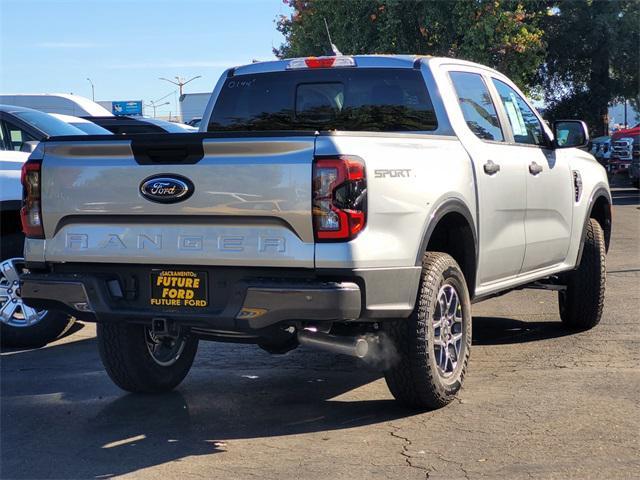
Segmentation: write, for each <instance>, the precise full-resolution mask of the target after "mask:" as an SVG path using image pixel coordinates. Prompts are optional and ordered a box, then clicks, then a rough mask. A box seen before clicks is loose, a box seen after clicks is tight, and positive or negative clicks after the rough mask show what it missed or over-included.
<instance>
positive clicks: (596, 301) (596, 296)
mask: <svg viewBox="0 0 640 480" xmlns="http://www.w3.org/2000/svg"><path fill="white" fill-rule="evenodd" d="M605 255H606V248H605V240H604V232H603V231H602V227H601V226H600V224H599V223H598V222H597V221H596V220H594V219H593V218H590V219H589V223H588V224H587V232H586V237H585V239H584V247H583V250H582V259H581V260H580V266H579V267H578V268H577V269H576V270H574V271H573V272H571V273H569V274H568V275H567V289H566V290H564V291H560V292H558V304H559V307H560V318H561V319H562V322H563V323H564V324H565V325H566V326H568V327H569V328H572V329H578V330H587V329H589V328H593V327H595V326H596V325H597V324H598V323H599V322H600V318H601V317H602V309H603V307H604V291H605V283H606V270H607V269H606V256H605Z"/></svg>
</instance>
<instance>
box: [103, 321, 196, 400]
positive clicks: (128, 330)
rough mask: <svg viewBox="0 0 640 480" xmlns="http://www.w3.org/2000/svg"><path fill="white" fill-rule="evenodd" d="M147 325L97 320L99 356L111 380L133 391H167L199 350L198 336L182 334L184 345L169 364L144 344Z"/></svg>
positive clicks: (174, 384)
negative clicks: (154, 355)
mask: <svg viewBox="0 0 640 480" xmlns="http://www.w3.org/2000/svg"><path fill="white" fill-rule="evenodd" d="M147 335H148V327H147V326H146V325H141V324H134V323H99V324H98V328H97V336H98V349H99V352H100V358H101V360H102V364H103V365H104V367H105V369H106V371H107V373H108V374H109V377H111V380H113V382H114V383H115V384H116V385H117V386H118V387H120V388H121V389H123V390H126V391H128V392H136V393H158V392H167V391H169V390H172V389H173V388H175V387H176V386H177V385H178V384H179V383H180V382H182V380H184V378H185V377H186V376H187V373H189V370H190V369H191V365H192V364H193V359H194V358H195V356H196V352H197V350H198V338H197V337H195V336H193V335H190V334H189V333H188V332H186V333H181V338H183V340H184V348H183V349H182V351H181V352H180V353H178V354H177V356H176V357H175V359H174V360H172V363H171V364H168V365H160V364H159V363H158V362H156V360H154V357H153V356H152V355H151V353H150V351H149V348H148V347H147Z"/></svg>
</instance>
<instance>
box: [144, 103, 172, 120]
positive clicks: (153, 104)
mask: <svg viewBox="0 0 640 480" xmlns="http://www.w3.org/2000/svg"><path fill="white" fill-rule="evenodd" d="M169 103H170V102H164V103H156V102H154V101H153V100H151V101H150V102H149V103H147V104H146V105H145V106H146V107H151V108H153V118H156V108H158V107H164V106H165V105H169Z"/></svg>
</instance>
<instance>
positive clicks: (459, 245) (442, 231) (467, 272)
mask: <svg viewBox="0 0 640 480" xmlns="http://www.w3.org/2000/svg"><path fill="white" fill-rule="evenodd" d="M426 251H437V252H443V253H447V254H449V255H451V256H452V257H453V258H454V260H455V261H456V262H458V265H460V268H461V269H462V272H463V274H464V277H465V281H466V282H467V288H468V289H469V295H470V296H471V298H473V297H474V294H475V286H476V285H475V283H476V272H477V267H478V235H477V230H476V224H475V222H474V220H473V216H472V215H471V211H470V210H469V208H468V207H467V205H466V204H465V203H464V202H463V201H462V200H461V199H459V198H455V197H453V198H447V199H445V200H443V201H441V202H440V203H439V204H438V205H437V207H436V208H435V209H434V210H433V213H432V214H431V215H430V217H429V221H428V224H427V227H426V229H425V233H424V235H423V238H422V242H421V244H420V249H419V251H418V255H417V257H416V265H421V263H422V256H423V255H424V253H425V252H426Z"/></svg>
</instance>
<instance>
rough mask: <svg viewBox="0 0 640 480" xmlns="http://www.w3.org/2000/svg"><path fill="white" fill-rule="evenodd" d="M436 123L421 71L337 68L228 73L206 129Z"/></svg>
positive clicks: (399, 127) (403, 127) (389, 128)
mask: <svg viewBox="0 0 640 480" xmlns="http://www.w3.org/2000/svg"><path fill="white" fill-rule="evenodd" d="M437 126H438V124H437V121H436V115H435V112H434V110H433V105H432V104H431V99H430V98H429V93H428V91H427V87H426V85H425V82H424V79H423V77H422V74H421V73H420V72H419V71H417V70H410V69H390V68H360V69H358V68H350V69H348V68H341V69H338V68H336V69H313V70H296V71H287V72H274V73H261V74H253V75H239V76H236V77H230V78H228V79H227V80H226V81H225V83H224V85H223V87H222V90H221V91H220V95H219V96H218V99H217V101H216V104H215V106H214V108H213V113H212V115H211V120H210V122H209V125H208V128H207V130H208V131H209V132H220V131H273V130H320V131H326V130H348V131H372V132H393V131H400V132H402V131H405V132H406V131H430V130H435V129H436V128H437Z"/></svg>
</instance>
